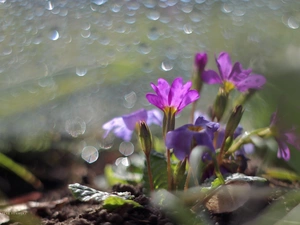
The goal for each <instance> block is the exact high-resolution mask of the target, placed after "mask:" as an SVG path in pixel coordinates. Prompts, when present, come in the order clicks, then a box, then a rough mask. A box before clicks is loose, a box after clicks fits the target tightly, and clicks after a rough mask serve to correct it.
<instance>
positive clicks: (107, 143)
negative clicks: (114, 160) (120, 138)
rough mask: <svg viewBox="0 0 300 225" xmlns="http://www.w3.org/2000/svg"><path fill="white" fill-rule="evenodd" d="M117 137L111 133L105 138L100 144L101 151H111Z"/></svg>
mask: <svg viewBox="0 0 300 225" xmlns="http://www.w3.org/2000/svg"><path fill="white" fill-rule="evenodd" d="M114 140H115V137H114V135H113V134H112V133H109V134H108V135H107V136H106V137H105V138H102V139H101V140H100V143H99V147H100V148H101V149H105V150H107V149H110V148H111V147H112V146H113V144H114Z"/></svg>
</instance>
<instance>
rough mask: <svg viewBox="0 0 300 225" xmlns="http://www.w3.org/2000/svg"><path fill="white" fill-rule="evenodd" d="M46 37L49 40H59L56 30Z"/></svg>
mask: <svg viewBox="0 0 300 225" xmlns="http://www.w3.org/2000/svg"><path fill="white" fill-rule="evenodd" d="M48 37H49V39H50V40H52V41H56V40H57V39H58V38H59V33H58V31H57V30H52V31H50V32H49V35H48Z"/></svg>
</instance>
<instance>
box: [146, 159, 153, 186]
mask: <svg viewBox="0 0 300 225" xmlns="http://www.w3.org/2000/svg"><path fill="white" fill-rule="evenodd" d="M146 161H147V170H148V178H149V185H150V191H154V184H153V177H152V172H151V164H150V154H146Z"/></svg>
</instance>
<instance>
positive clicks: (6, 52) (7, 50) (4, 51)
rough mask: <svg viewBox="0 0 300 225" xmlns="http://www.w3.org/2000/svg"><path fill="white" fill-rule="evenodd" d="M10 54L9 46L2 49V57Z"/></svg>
mask: <svg viewBox="0 0 300 225" xmlns="http://www.w3.org/2000/svg"><path fill="white" fill-rule="evenodd" d="M11 53H12V48H11V47H10V46H6V47H4V48H3V52H2V54H3V55H10V54H11Z"/></svg>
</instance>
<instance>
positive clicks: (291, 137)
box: [270, 112, 300, 161]
mask: <svg viewBox="0 0 300 225" xmlns="http://www.w3.org/2000/svg"><path fill="white" fill-rule="evenodd" d="M270 130H271V133H272V135H273V136H274V138H275V140H276V142H277V144H278V152H277V157H278V158H283V159H284V160H286V161H287V160H289V159H290V149H289V147H288V145H287V143H288V144H290V145H292V146H294V147H295V148H296V149H298V150H300V139H299V137H298V136H297V134H296V131H295V130H296V129H295V127H293V128H290V129H287V128H285V127H284V126H283V124H280V121H279V119H278V116H277V112H275V113H273V115H272V117H271V124H270Z"/></svg>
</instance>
